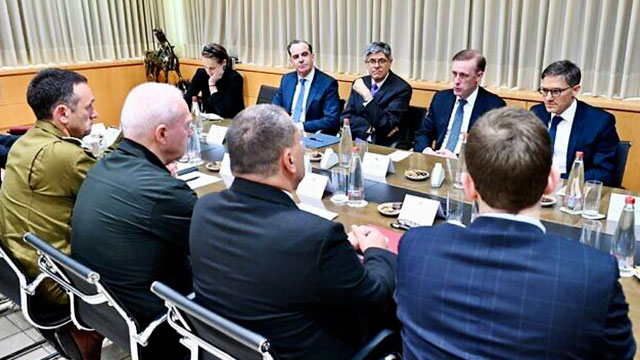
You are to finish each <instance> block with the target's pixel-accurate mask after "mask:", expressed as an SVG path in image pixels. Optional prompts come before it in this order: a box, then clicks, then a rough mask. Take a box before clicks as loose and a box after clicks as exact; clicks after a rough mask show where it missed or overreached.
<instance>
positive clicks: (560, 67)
mask: <svg viewBox="0 0 640 360" xmlns="http://www.w3.org/2000/svg"><path fill="white" fill-rule="evenodd" d="M547 76H560V77H562V80H564V82H566V83H567V85H569V86H571V87H574V86H576V85H578V84H580V80H582V73H581V72H580V68H579V67H578V66H577V65H576V64H574V63H572V62H571V61H569V60H560V61H556V62H553V63H551V64H549V66H547V67H546V68H545V69H544V71H543V72H542V75H541V76H540V79H544V78H545V77H547Z"/></svg>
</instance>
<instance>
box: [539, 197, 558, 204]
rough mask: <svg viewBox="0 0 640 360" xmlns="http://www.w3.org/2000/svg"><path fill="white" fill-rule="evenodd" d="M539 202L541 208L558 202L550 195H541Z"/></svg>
mask: <svg viewBox="0 0 640 360" xmlns="http://www.w3.org/2000/svg"><path fill="white" fill-rule="evenodd" d="M540 202H541V203H542V206H544V207H547V206H553V204H555V203H556V202H558V199H556V198H555V197H554V196H551V195H542V200H541V201H540Z"/></svg>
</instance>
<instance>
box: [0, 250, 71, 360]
mask: <svg viewBox="0 0 640 360" xmlns="http://www.w3.org/2000/svg"><path fill="white" fill-rule="evenodd" d="M45 278H46V276H45V275H44V274H41V275H39V276H38V277H36V279H35V280H33V281H30V279H29V276H28V275H27V272H26V271H25V270H24V268H23V267H22V265H21V264H20V263H19V262H18V261H17V260H16V259H15V258H14V257H13V255H12V254H11V252H10V251H9V249H7V248H6V247H5V245H4V244H3V243H2V242H1V241H0V293H1V294H3V295H4V296H6V297H7V298H8V299H9V300H11V301H13V302H14V303H15V304H18V305H20V310H21V312H22V315H23V316H24V318H25V319H26V320H27V322H29V323H30V324H31V325H33V326H34V327H35V328H37V329H38V331H39V332H40V333H41V334H42V335H43V337H44V338H45V339H47V340H41V341H37V342H35V343H34V344H31V345H29V346H27V347H24V348H22V349H17V351H15V352H13V353H12V354H10V355H11V358H14V357H15V358H17V357H18V356H19V355H20V354H24V353H27V352H30V351H32V349H33V348H34V347H37V346H40V345H42V344H44V343H45V342H46V341H49V342H50V343H51V345H53V346H54V347H55V348H56V350H57V351H60V352H62V353H63V354H65V355H66V356H70V355H69V354H74V355H78V353H77V352H75V351H77V349H69V348H65V349H61V348H60V345H59V343H57V340H56V338H55V330H57V329H60V328H61V327H63V326H65V325H66V324H68V323H70V322H71V318H70V311H69V306H60V307H52V306H50V305H46V304H43V303H42V302H40V301H38V298H37V297H35V296H34V295H35V292H36V288H37V287H38V285H40V283H41V282H42V281H43V280H44V279H45ZM65 350H66V351H65Z"/></svg>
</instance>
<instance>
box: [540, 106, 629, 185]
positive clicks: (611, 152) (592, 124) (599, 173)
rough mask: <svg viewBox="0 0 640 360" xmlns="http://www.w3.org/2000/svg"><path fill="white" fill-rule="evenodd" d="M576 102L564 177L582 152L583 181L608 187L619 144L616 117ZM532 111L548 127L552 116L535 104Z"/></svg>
mask: <svg viewBox="0 0 640 360" xmlns="http://www.w3.org/2000/svg"><path fill="white" fill-rule="evenodd" d="M577 101H578V108H577V109H576V115H575V118H574V119H573V125H572V126H571V135H569V146H568V148H567V173H566V174H563V177H564V178H566V177H567V176H568V173H569V172H570V171H571V165H572V164H573V160H574V159H575V157H576V151H582V152H584V178H585V180H600V181H602V182H603V183H604V185H605V186H609V185H611V184H612V183H613V181H614V172H615V170H616V163H615V161H616V153H617V151H618V143H619V142H620V138H619V137H618V133H617V132H616V118H615V117H614V116H613V115H612V114H610V113H608V112H606V111H604V110H601V109H598V108H595V107H593V106H591V105H589V104H587V103H584V102H582V101H580V100H577ZM531 111H532V112H533V113H534V114H536V116H537V117H539V118H540V120H542V122H543V123H544V124H545V125H546V126H547V128H548V127H549V121H550V120H551V114H550V113H548V112H547V110H546V109H545V107H544V104H538V105H535V106H534V107H532V108H531Z"/></svg>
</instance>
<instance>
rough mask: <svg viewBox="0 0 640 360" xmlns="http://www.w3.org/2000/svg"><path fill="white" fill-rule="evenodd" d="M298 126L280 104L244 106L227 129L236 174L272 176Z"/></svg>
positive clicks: (292, 141) (291, 144)
mask: <svg viewBox="0 0 640 360" xmlns="http://www.w3.org/2000/svg"><path fill="white" fill-rule="evenodd" d="M296 131H297V128H296V127H295V126H294V125H293V123H292V122H291V118H290V117H289V115H287V113H286V112H285V111H284V110H283V109H282V108H281V107H279V106H276V105H270V104H260V105H254V106H251V107H248V108H246V109H244V110H242V111H241V112H240V113H238V115H236V117H234V118H233V121H232V122H231V126H229V129H228V130H227V137H226V139H227V150H228V151H229V158H230V160H231V171H232V172H233V174H234V175H242V174H254V175H260V176H265V177H268V176H271V175H274V174H276V173H277V172H278V159H280V155H281V154H282V151H283V150H284V149H285V148H288V147H292V146H293V145H294V141H295V134H296Z"/></svg>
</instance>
